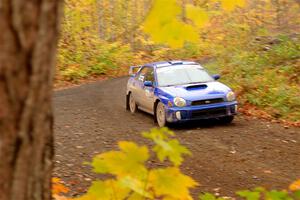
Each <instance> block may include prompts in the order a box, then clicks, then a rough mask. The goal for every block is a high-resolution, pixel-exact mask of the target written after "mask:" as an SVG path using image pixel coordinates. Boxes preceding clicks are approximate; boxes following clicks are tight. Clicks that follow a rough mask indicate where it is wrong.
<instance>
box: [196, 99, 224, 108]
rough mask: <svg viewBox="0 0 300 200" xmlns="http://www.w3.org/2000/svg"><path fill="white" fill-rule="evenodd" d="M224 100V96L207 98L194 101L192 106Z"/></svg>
mask: <svg viewBox="0 0 300 200" xmlns="http://www.w3.org/2000/svg"><path fill="white" fill-rule="evenodd" d="M223 101H224V100H223V98H216V99H205V100H199V101H193V102H192V106H199V105H208V104H213V103H221V102H223Z"/></svg>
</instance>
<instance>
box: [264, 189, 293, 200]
mask: <svg viewBox="0 0 300 200" xmlns="http://www.w3.org/2000/svg"><path fill="white" fill-rule="evenodd" d="M266 199H271V200H292V198H291V197H289V194H288V193H287V192H286V191H277V190H272V191H270V192H266Z"/></svg>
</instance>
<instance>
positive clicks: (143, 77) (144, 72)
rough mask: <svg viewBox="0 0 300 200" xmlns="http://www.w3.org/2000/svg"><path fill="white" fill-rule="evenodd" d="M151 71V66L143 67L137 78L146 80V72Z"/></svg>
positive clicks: (142, 80)
mask: <svg viewBox="0 0 300 200" xmlns="http://www.w3.org/2000/svg"><path fill="white" fill-rule="evenodd" d="M148 71H149V67H143V68H142V69H141V70H140V72H139V74H138V75H137V76H136V80H139V81H141V82H144V81H146V74H147V73H148Z"/></svg>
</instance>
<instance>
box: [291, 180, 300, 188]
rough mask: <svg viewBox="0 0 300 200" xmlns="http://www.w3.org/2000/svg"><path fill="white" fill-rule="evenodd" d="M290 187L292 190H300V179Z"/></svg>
mask: <svg viewBox="0 0 300 200" xmlns="http://www.w3.org/2000/svg"><path fill="white" fill-rule="evenodd" d="M289 189H290V190H291V191H298V190H300V179H299V180H297V181H295V182H294V183H292V184H291V185H290V187H289Z"/></svg>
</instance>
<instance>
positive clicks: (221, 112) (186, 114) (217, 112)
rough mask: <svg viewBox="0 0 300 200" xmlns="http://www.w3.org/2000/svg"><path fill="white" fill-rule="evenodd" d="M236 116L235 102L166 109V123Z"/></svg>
mask: <svg viewBox="0 0 300 200" xmlns="http://www.w3.org/2000/svg"><path fill="white" fill-rule="evenodd" d="M236 114H237V102H236V101H233V102H222V103H216V104H209V105H201V106H186V107H167V108H166V119H167V121H168V122H171V123H173V122H183V121H189V120H199V119H211V118H220V117H225V116H232V115H236Z"/></svg>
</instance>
